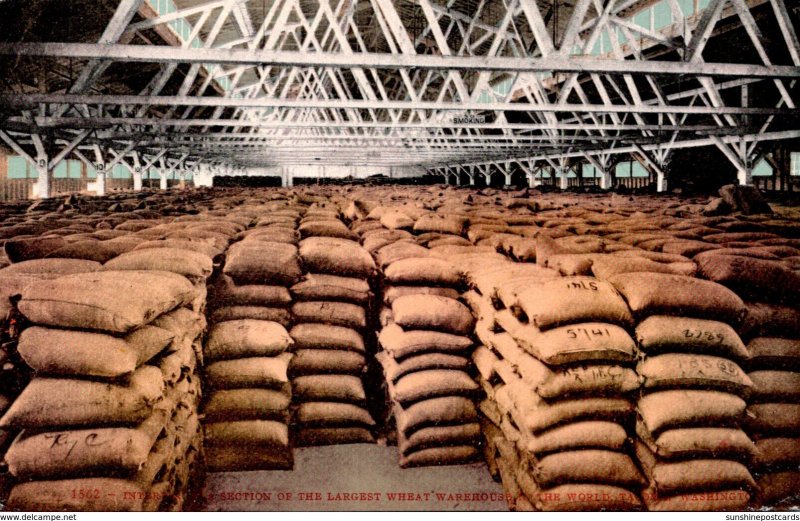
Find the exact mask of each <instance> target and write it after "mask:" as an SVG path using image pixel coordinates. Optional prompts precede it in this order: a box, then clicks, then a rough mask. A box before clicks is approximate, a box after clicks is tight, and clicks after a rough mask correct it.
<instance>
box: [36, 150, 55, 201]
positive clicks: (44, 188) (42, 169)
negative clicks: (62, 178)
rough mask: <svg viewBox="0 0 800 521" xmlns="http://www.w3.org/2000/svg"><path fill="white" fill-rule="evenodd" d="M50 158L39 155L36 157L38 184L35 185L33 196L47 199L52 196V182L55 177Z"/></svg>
mask: <svg viewBox="0 0 800 521" xmlns="http://www.w3.org/2000/svg"><path fill="white" fill-rule="evenodd" d="M49 165H50V159H49V158H48V157H47V156H39V157H37V158H36V173H37V178H36V184H34V185H33V197H34V198H39V199H47V198H48V197H50V196H51V193H50V192H51V190H50V187H51V184H52V179H53V172H52V170H50V167H49Z"/></svg>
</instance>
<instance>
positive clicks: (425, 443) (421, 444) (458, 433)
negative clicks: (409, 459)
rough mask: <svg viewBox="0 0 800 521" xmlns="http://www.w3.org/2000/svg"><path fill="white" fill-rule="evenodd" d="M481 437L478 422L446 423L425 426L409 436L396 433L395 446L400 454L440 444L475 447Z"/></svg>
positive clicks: (401, 432)
mask: <svg viewBox="0 0 800 521" xmlns="http://www.w3.org/2000/svg"><path fill="white" fill-rule="evenodd" d="M480 439H481V425H480V423H476V422H474V423H465V424H463V425H448V426H443V427H426V428H424V429H420V430H418V431H417V432H415V433H414V434H412V435H411V436H409V437H406V436H405V435H403V431H400V432H399V433H398V440H397V448H398V449H399V450H400V454H402V455H409V454H411V453H412V452H416V451H419V450H422V449H427V448H432V447H437V446H438V447H442V446H448V447H449V446H458V445H464V446H467V445H470V446H473V447H477V446H478V443H479V441H480Z"/></svg>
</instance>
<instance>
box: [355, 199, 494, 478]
mask: <svg viewBox="0 0 800 521" xmlns="http://www.w3.org/2000/svg"><path fill="white" fill-rule="evenodd" d="M409 213H411V214H412V215H414V216H415V219H412V218H411V217H409V215H408V214H409ZM370 216H371V219H368V220H366V221H363V222H362V223H359V225H358V226H357V228H356V229H358V230H359V231H360V232H361V233H362V241H363V244H364V246H365V248H367V249H368V250H370V251H371V252H373V253H374V255H375V258H376V260H377V262H378V264H379V266H380V268H381V269H382V274H383V280H382V285H381V287H380V296H381V300H382V303H383V307H382V311H381V313H380V317H379V322H380V326H381V330H380V333H379V335H378V341H379V344H380V347H381V348H382V351H380V352H379V353H378V354H377V359H378V361H379V363H380V364H381V366H382V368H383V374H384V379H385V386H386V392H387V393H388V398H389V403H390V407H391V411H390V414H389V424H390V425H391V424H392V422H393V423H394V426H395V428H396V438H397V445H398V450H399V454H400V456H399V464H400V466H401V467H403V468H406V467H417V466H426V465H452V464H461V463H467V462H471V461H474V460H475V459H476V458H477V457H478V456H479V454H480V453H479V449H478V445H479V442H480V425H479V423H478V416H477V412H476V409H475V405H474V401H475V399H476V398H477V396H478V391H479V388H478V386H477V384H476V383H475V381H474V380H473V379H472V377H471V376H470V361H469V352H470V351H471V349H472V346H473V341H472V339H471V334H472V332H473V327H474V319H473V318H472V315H471V313H470V311H469V309H468V308H467V307H466V306H465V305H464V304H462V303H461V302H460V301H459V297H460V290H461V289H462V286H463V280H462V279H463V277H462V275H461V273H460V272H459V270H458V269H457V268H456V267H455V266H454V265H453V264H452V263H450V262H447V261H446V260H443V259H441V258H438V257H436V256H435V255H434V254H433V252H432V251H431V249H429V248H426V247H424V246H422V245H421V244H426V245H428V246H431V247H434V246H437V245H438V246H443V247H444V246H448V245H456V246H458V245H461V246H464V245H465V244H466V245H469V242H468V241H466V240H465V239H463V238H462V237H460V235H461V233H462V232H463V228H464V226H465V224H466V222H465V220H464V219H463V218H461V217H443V216H440V215H437V214H433V213H425V212H421V211H411V209H410V208H403V209H388V208H384V209H383V210H382V211H380V210H379V211H373V212H372V213H371V214H370ZM376 221H379V223H380V225H379V224H378V223H377V222H376ZM412 231H413V232H416V233H417V235H416V236H414V235H412V233H411V232H412Z"/></svg>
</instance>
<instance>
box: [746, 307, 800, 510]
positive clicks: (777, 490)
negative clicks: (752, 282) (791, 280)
mask: <svg viewBox="0 0 800 521" xmlns="http://www.w3.org/2000/svg"><path fill="white" fill-rule="evenodd" d="M746 305H747V317H746V319H745V322H744V324H743V327H742V336H743V338H746V339H748V343H747V350H748V354H749V358H748V360H747V362H746V368H747V371H748V376H749V378H750V379H751V381H752V382H753V390H752V392H751V394H750V398H749V400H748V409H747V413H748V421H747V422H746V423H745V430H746V431H747V433H748V435H749V436H750V437H751V438H752V439H753V440H754V442H755V445H756V457H755V459H754V462H753V474H754V477H755V478H756V482H757V483H758V490H759V496H758V503H757V506H759V507H762V508H765V507H766V508H774V507H792V506H796V505H797V504H798V501H800V439H798V433H799V432H800V382H799V380H800V310H799V309H797V307H795V308H791V307H787V306H783V305H776V304H768V303H763V302H762V303H750V302H748V303H746Z"/></svg>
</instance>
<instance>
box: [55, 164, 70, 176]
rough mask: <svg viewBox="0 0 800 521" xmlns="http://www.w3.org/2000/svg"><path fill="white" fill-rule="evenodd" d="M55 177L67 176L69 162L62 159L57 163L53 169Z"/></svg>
mask: <svg viewBox="0 0 800 521" xmlns="http://www.w3.org/2000/svg"><path fill="white" fill-rule="evenodd" d="M53 177H55V178H56V179H66V178H67V163H66V162H65V161H62V162H60V163H59V164H58V165H56V167H55V169H53Z"/></svg>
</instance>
